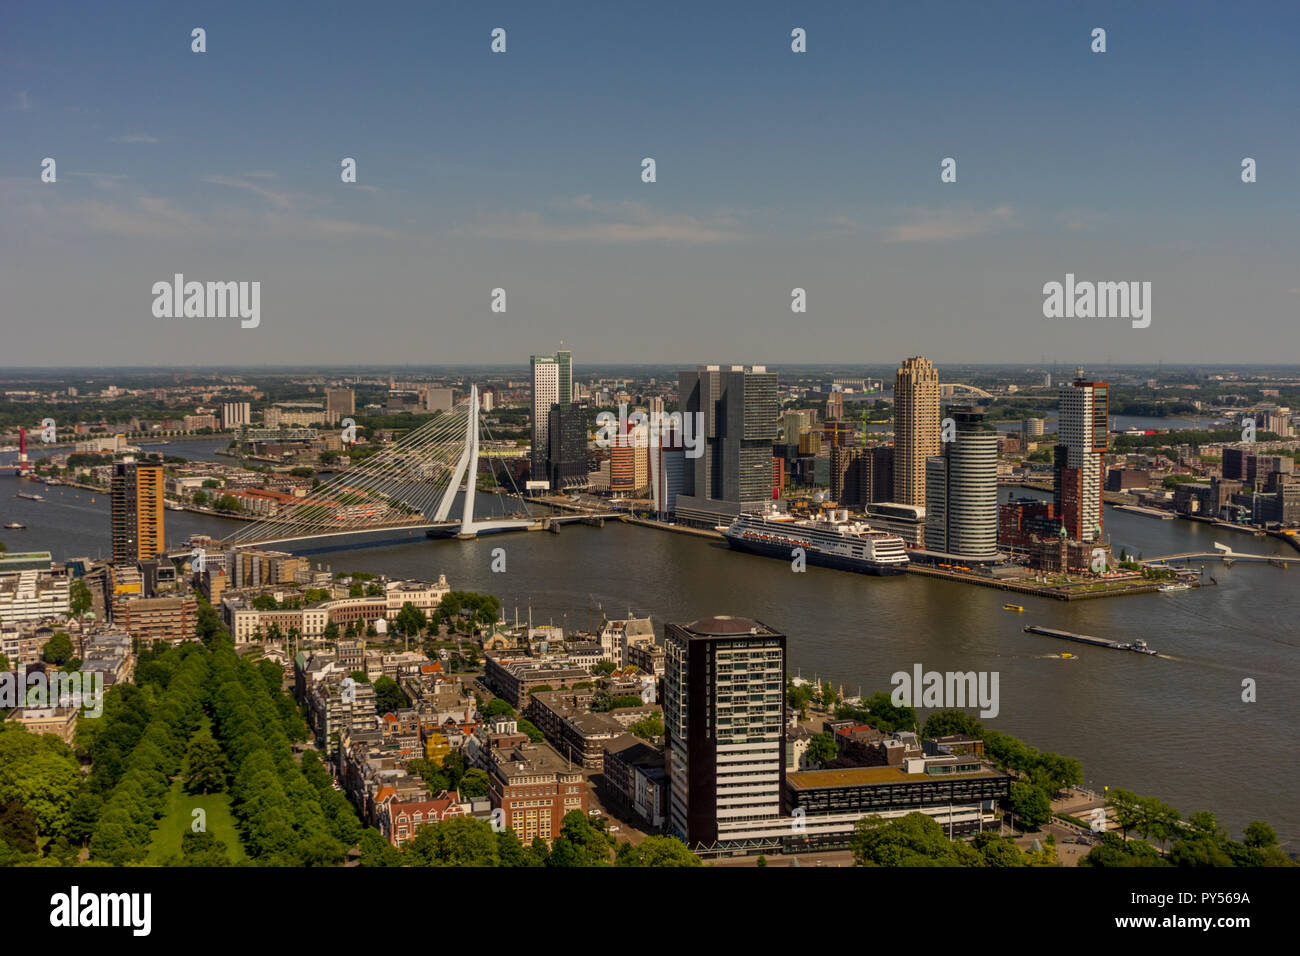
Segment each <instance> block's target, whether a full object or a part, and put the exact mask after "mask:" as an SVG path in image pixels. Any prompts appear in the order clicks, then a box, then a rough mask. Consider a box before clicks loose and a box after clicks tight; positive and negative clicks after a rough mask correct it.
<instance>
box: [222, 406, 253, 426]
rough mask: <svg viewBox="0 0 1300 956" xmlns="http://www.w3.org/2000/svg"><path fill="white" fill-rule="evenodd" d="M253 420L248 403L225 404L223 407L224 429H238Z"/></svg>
mask: <svg viewBox="0 0 1300 956" xmlns="http://www.w3.org/2000/svg"><path fill="white" fill-rule="evenodd" d="M252 420H253V419H252V412H251V411H250V407H249V403H248V402H225V403H224V404H222V406H221V427H222V428H226V429H230V428H238V427H239V426H240V425H247V424H249V423H250V422H251V421H252Z"/></svg>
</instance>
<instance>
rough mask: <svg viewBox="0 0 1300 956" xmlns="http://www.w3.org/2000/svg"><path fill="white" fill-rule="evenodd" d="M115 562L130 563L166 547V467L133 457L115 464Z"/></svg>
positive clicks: (113, 485)
mask: <svg viewBox="0 0 1300 956" xmlns="http://www.w3.org/2000/svg"><path fill="white" fill-rule="evenodd" d="M111 489H112V490H111V492H110V495H111V502H112V503H111V515H112V519H111V520H112V526H113V563H114V564H124V565H131V564H135V563H136V562H137V561H147V560H149V559H150V558H154V557H157V556H158V555H159V554H161V553H162V551H163V469H162V465H146V464H141V463H138V462H135V461H133V460H131V459H129V458H128V459H126V460H125V461H121V462H118V463H117V464H116V465H114V466H113V481H112V486H111Z"/></svg>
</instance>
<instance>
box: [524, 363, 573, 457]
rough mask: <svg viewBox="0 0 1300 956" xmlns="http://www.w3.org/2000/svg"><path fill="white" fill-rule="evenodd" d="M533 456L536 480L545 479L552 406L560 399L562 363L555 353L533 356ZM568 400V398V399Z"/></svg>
mask: <svg viewBox="0 0 1300 956" xmlns="http://www.w3.org/2000/svg"><path fill="white" fill-rule="evenodd" d="M532 361H533V458H532V463H533V467H532V474H533V477H534V479H535V480H544V478H543V476H544V475H545V474H546V455H547V448H548V446H549V443H550V414H551V406H552V405H554V404H555V403H556V402H558V401H559V400H560V363H559V362H557V361H556V360H555V356H553V355H534V356H533V360H532ZM566 401H567V399H566Z"/></svg>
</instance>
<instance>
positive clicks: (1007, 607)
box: [1002, 604, 1025, 611]
mask: <svg viewBox="0 0 1300 956" xmlns="http://www.w3.org/2000/svg"><path fill="white" fill-rule="evenodd" d="M1024 609H1025V606H1024V605H1023V604H1004V605H1002V610H1004V611H1023V610H1024Z"/></svg>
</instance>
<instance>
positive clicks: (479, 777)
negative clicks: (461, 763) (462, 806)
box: [459, 767, 488, 800]
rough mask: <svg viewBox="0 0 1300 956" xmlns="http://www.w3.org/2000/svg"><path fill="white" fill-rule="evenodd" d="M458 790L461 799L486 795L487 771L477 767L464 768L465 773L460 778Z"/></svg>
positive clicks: (471, 798)
mask: <svg viewBox="0 0 1300 956" xmlns="http://www.w3.org/2000/svg"><path fill="white" fill-rule="evenodd" d="M459 791H460V796H461V799H462V800H473V799H475V798H476V797H486V796H487V795H488V775H487V773H486V772H485V771H483V770H479V769H478V768H477V767H475V768H473V769H472V770H466V771H465V775H464V776H463V777H461V778H460V785H459Z"/></svg>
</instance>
